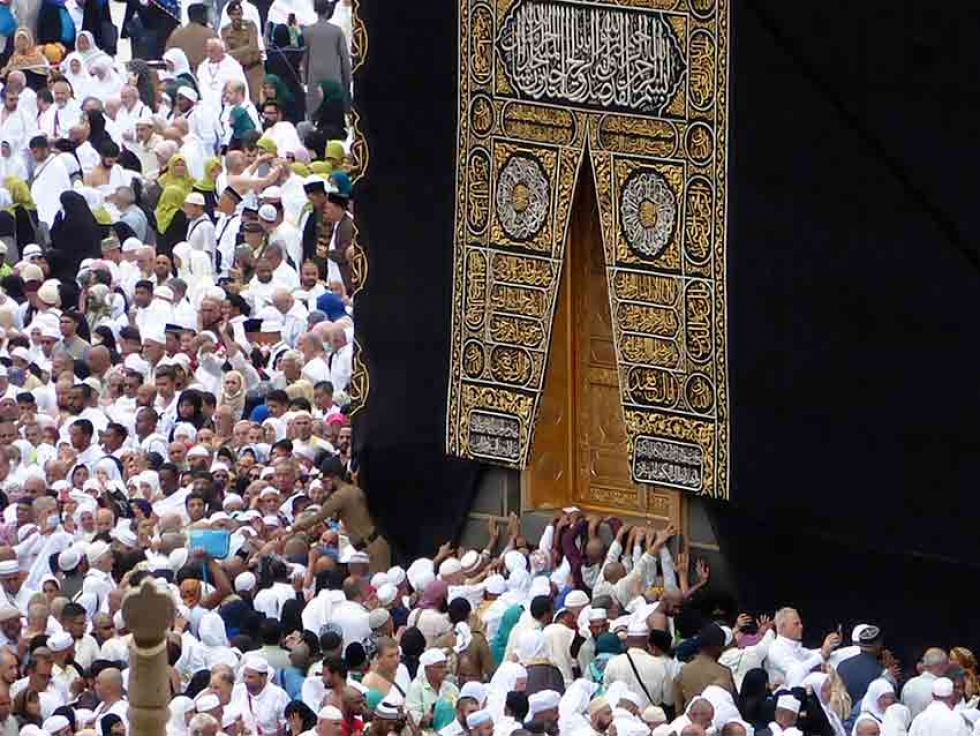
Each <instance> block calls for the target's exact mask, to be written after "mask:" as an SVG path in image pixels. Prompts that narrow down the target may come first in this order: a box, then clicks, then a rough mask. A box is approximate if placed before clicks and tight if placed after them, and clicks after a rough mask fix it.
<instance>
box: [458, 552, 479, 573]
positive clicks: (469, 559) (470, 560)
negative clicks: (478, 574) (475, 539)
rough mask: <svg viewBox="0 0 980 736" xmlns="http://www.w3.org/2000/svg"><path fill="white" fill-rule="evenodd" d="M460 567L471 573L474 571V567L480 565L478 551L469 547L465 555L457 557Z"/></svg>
mask: <svg viewBox="0 0 980 736" xmlns="http://www.w3.org/2000/svg"><path fill="white" fill-rule="evenodd" d="M459 564H460V567H462V568H463V572H465V573H472V572H475V571H476V568H477V567H479V566H480V553H479V552H477V551H476V550H475V549H471V550H470V551H469V552H467V553H466V554H465V555H463V556H462V557H460V559H459Z"/></svg>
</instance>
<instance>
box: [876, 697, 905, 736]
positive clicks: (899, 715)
mask: <svg viewBox="0 0 980 736" xmlns="http://www.w3.org/2000/svg"><path fill="white" fill-rule="evenodd" d="M911 725H912V714H911V712H910V711H909V709H908V708H907V707H906V706H904V705H902V704H901V703H894V704H893V705H890V706H888V710H886V711H885V718H884V720H883V721H882V722H881V736H908V732H909V726H911Z"/></svg>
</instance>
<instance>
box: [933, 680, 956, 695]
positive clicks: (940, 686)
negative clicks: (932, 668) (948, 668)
mask: <svg viewBox="0 0 980 736" xmlns="http://www.w3.org/2000/svg"><path fill="white" fill-rule="evenodd" d="M952 694H953V681H952V680H950V679H949V678H948V677H940V678H939V679H938V680H936V681H935V682H934V683H932V695H933V697H935V698H948V697H949V696H950V695H952Z"/></svg>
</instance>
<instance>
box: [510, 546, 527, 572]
mask: <svg viewBox="0 0 980 736" xmlns="http://www.w3.org/2000/svg"><path fill="white" fill-rule="evenodd" d="M504 567H506V568H507V572H514V570H518V569H520V570H527V560H526V559H525V558H524V555H522V554H521V553H520V552H518V551H517V550H516V549H512V550H511V551H510V552H508V553H507V554H505V555H504Z"/></svg>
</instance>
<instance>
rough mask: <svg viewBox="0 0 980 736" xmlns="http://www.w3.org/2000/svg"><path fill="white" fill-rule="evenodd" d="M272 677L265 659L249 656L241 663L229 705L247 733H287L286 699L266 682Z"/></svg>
mask: <svg viewBox="0 0 980 736" xmlns="http://www.w3.org/2000/svg"><path fill="white" fill-rule="evenodd" d="M271 674H272V668H271V667H270V666H269V663H268V662H267V661H266V660H265V658H263V657H260V656H257V655H251V656H249V657H247V658H246V659H245V662H244V670H243V676H242V679H243V681H242V682H240V683H238V684H237V685H235V687H234V689H233V690H232V693H231V705H232V707H233V708H234V709H235V712H236V713H240V714H241V716H240V717H241V719H242V725H243V726H244V728H245V729H246V730H247V731H248V732H249V733H253V734H259V735H260V736H268V735H270V734H279V733H283V732H284V731H285V729H286V717H285V710H286V706H287V705H289V696H288V695H287V694H286V691H285V690H283V689H282V688H281V687H279V686H278V685H274V684H273V683H271V682H269V679H270V675H271Z"/></svg>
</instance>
